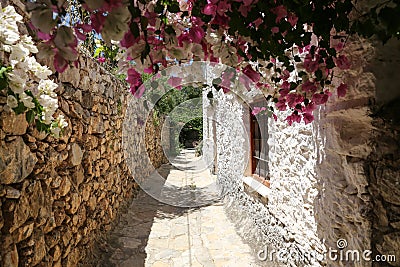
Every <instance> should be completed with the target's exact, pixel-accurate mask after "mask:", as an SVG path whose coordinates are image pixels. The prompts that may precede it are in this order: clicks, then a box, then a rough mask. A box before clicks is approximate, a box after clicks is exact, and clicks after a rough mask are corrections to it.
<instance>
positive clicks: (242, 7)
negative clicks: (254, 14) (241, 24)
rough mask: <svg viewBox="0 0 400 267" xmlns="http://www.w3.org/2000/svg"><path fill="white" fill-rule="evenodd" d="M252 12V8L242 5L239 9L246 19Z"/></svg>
mask: <svg viewBox="0 0 400 267" xmlns="http://www.w3.org/2000/svg"><path fill="white" fill-rule="evenodd" d="M250 10H251V6H246V5H241V6H240V7H239V12H240V14H241V15H242V16H243V17H245V18H247V14H248V13H249V11H250Z"/></svg>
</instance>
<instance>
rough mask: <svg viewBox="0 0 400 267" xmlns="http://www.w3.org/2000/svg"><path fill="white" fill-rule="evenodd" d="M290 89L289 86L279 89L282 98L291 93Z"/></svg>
mask: <svg viewBox="0 0 400 267" xmlns="http://www.w3.org/2000/svg"><path fill="white" fill-rule="evenodd" d="M289 92H290V90H289V88H284V89H281V90H279V94H280V95H281V98H284V97H285V96H287V94H289Z"/></svg>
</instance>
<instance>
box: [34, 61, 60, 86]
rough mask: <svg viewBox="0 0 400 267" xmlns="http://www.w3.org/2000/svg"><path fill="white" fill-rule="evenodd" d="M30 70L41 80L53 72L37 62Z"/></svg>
mask: <svg viewBox="0 0 400 267" xmlns="http://www.w3.org/2000/svg"><path fill="white" fill-rule="evenodd" d="M32 71H33V73H34V74H35V76H36V77H38V78H39V79H42V80H44V79H47V78H48V77H49V75H51V74H52V73H53V72H52V71H51V70H49V68H48V67H47V66H42V65H40V64H39V63H38V64H37V65H35V66H34V67H33V68H32ZM56 88H57V87H56Z"/></svg>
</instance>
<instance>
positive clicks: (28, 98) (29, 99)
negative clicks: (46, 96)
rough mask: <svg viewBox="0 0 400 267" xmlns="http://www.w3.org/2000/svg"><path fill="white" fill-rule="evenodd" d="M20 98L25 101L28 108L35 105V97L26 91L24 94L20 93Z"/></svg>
mask: <svg viewBox="0 0 400 267" xmlns="http://www.w3.org/2000/svg"><path fill="white" fill-rule="evenodd" d="M19 99H20V100H21V101H22V103H24V106H25V107H27V108H34V107H35V103H33V102H32V100H33V98H32V97H31V96H29V95H27V94H25V92H23V93H22V94H20V95H19Z"/></svg>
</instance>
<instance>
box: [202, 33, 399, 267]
mask: <svg viewBox="0 0 400 267" xmlns="http://www.w3.org/2000/svg"><path fill="white" fill-rule="evenodd" d="M399 46H400V42H399V41H394V40H391V41H390V42H389V43H388V44H386V45H385V46H381V45H378V44H375V43H371V42H370V41H367V40H363V39H360V38H357V37H354V38H352V39H350V40H349V41H348V44H347V45H346V53H347V54H348V55H349V58H350V60H351V62H352V68H351V70H350V71H348V72H346V73H344V74H342V75H343V76H342V77H341V80H336V81H335V83H336V84H340V82H345V83H347V84H348V85H349V87H350V88H349V90H348V94H347V95H346V97H344V98H340V99H336V98H335V96H334V97H333V99H332V100H331V101H330V102H329V103H328V104H327V105H325V106H324V107H321V109H320V110H319V111H318V112H315V113H314V116H315V118H316V120H315V122H314V123H312V124H309V125H303V124H301V125H299V124H296V125H294V126H291V127H289V126H287V124H286V123H285V122H282V120H278V122H274V121H273V120H271V121H270V123H269V136H268V145H269V160H270V162H269V169H270V176H271V178H270V183H271V186H270V190H264V192H267V193H265V194H264V195H262V197H261V195H260V194H258V195H257V194H254V192H252V193H249V192H246V187H247V186H246V187H245V189H244V188H243V186H242V185H241V177H242V176H243V167H242V166H243V164H245V162H246V160H248V158H247V159H246V157H247V156H246V155H245V152H246V145H245V142H244V140H243V138H242V136H243V134H245V133H244V132H243V131H244V130H243V129H242V128H243V126H242V124H243V122H244V121H245V119H241V118H242V117H243V114H245V113H246V109H248V107H246V106H245V105H240V103H241V101H242V100H241V99H240V98H241V97H237V96H232V94H228V95H223V94H220V93H214V95H215V96H216V97H215V100H216V104H214V106H213V107H212V108H215V113H216V115H217V116H216V118H217V128H216V130H217V132H216V134H214V135H215V136H216V137H217V138H216V140H217V155H218V157H217V162H218V170H219V172H218V180H219V182H220V184H221V186H222V188H223V190H226V191H228V192H229V196H228V197H227V209H228V213H230V214H231V218H232V219H233V220H234V221H236V223H237V226H238V227H240V231H241V232H243V237H244V238H245V239H247V240H249V242H250V243H252V244H255V252H257V251H259V250H260V249H264V247H268V248H270V249H275V250H280V249H284V250H286V251H294V252H295V253H294V255H296V253H299V254H300V255H307V253H308V254H310V253H312V259H311V261H308V262H302V263H295V264H296V265H297V266H302V265H307V266H326V265H327V266H360V267H361V266H362V267H364V266H399V264H400V263H399V259H400V255H399V251H400V249H399V244H400V231H399V229H400V226H399V223H400V202H399V197H398V196H399V194H400V189H399V188H400V187H399V186H400V184H399V173H400V172H399V159H398V155H399V144H400V142H399V126H398V125H399V124H400V123H399V122H400V121H399V119H398V114H399V112H400V110H399V106H400V105H399V104H400V102H399V94H400V87H399V86H398V84H399V82H400V81H399V78H397V77H398V75H394V73H393V70H394V69H397V68H396V66H399V65H400V54H399V52H398V51H400V50H399ZM209 106H210V105H209V104H207V103H206V105H205V107H208V110H211V108H210V107H209ZM205 114H207V112H205ZM283 117H284V114H283ZM208 132H209V131H208ZM206 134H207V133H206ZM206 134H205V138H208V139H210V140H213V136H206ZM208 135H212V134H210V133H208ZM208 146H210V144H209V145H208ZM209 150H210V149H209ZM210 151H211V150H210ZM205 153H206V152H205ZM338 240H342V241H344V242H345V247H340V246H342V245H343V244H344V243H340V244H339V246H338V243H337V242H338ZM339 248H343V253H346V252H347V251H355V250H356V251H358V253H359V254H360V257H361V254H362V253H363V252H364V251H366V250H372V252H373V254H372V255H370V258H371V259H374V257H375V256H376V255H379V254H381V255H395V256H396V258H397V262H388V263H382V262H373V261H372V260H369V261H368V260H363V259H362V258H361V260H360V261H354V260H352V259H351V258H349V260H346V258H344V259H343V260H340V259H336V260H335V255H336V257H340V255H339V253H340V252H339V251H340V249H339ZM330 251H331V252H333V254H329V252H330ZM335 251H336V252H335ZM327 252H328V253H327ZM335 253H336V254H335ZM322 255H325V258H318V257H319V256H322ZM330 255H333V256H330ZM345 257H346V256H345ZM350 257H351V256H350ZM283 263H284V264H285V265H289V264H290V261H287V262H283ZM292 263H293V262H292ZM272 264H277V265H278V264H279V263H278V262H277V261H276V259H275V263H271V262H266V266H272Z"/></svg>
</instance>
